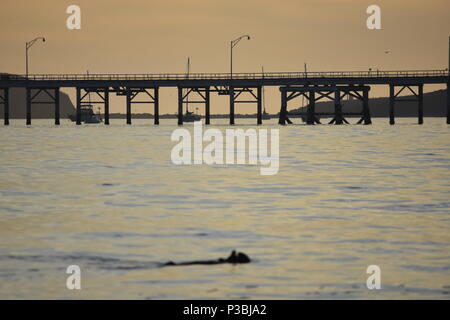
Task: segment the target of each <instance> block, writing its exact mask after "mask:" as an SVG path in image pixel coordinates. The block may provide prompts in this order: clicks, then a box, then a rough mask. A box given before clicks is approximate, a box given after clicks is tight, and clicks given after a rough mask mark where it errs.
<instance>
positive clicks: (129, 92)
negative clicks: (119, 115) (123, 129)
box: [126, 87, 131, 124]
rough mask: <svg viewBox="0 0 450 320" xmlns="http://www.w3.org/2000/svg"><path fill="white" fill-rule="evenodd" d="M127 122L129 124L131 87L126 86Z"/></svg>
mask: <svg viewBox="0 0 450 320" xmlns="http://www.w3.org/2000/svg"><path fill="white" fill-rule="evenodd" d="M126 90H127V124H131V89H130V88H128V87H127V89H126Z"/></svg>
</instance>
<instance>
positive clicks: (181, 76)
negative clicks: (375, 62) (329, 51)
mask: <svg viewBox="0 0 450 320" xmlns="http://www.w3.org/2000/svg"><path fill="white" fill-rule="evenodd" d="M436 76H443V77H448V76H449V71H448V70H405V71H384V70H371V71H368V70H366V71H327V72H265V73H233V79H240V80H264V79H268V80H270V79H305V78H314V79H318V78H396V77H408V78H423V77H436ZM230 78H231V77H230V73H190V74H189V75H187V74H185V73H163V74H32V75H28V80H35V81H42V80H58V81H61V80H62V81H64V80H103V81H105V80H224V79H230ZM25 79H26V76H25V75H9V74H3V75H0V80H25Z"/></svg>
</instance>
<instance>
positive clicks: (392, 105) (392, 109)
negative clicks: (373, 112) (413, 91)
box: [389, 84, 395, 125]
mask: <svg viewBox="0 0 450 320" xmlns="http://www.w3.org/2000/svg"><path fill="white" fill-rule="evenodd" d="M389 124H390V125H394V124H395V91H394V85H392V84H391V85H389Z"/></svg>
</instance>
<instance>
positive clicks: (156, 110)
mask: <svg viewBox="0 0 450 320" xmlns="http://www.w3.org/2000/svg"><path fill="white" fill-rule="evenodd" d="M153 103H154V106H153V107H154V111H153V112H154V124H155V125H158V124H159V87H156V88H155V89H154V95H153Z"/></svg>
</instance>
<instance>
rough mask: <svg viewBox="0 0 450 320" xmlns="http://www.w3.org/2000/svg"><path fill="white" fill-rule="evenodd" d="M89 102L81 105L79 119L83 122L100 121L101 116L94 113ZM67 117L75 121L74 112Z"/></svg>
mask: <svg viewBox="0 0 450 320" xmlns="http://www.w3.org/2000/svg"><path fill="white" fill-rule="evenodd" d="M92 107H93V106H92V105H91V104H84V105H81V109H80V121H81V122H83V123H101V122H102V118H101V117H100V114H95V113H94V110H93V108H92ZM69 119H70V120H71V121H73V122H75V121H77V115H76V114H70V115H69Z"/></svg>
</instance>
